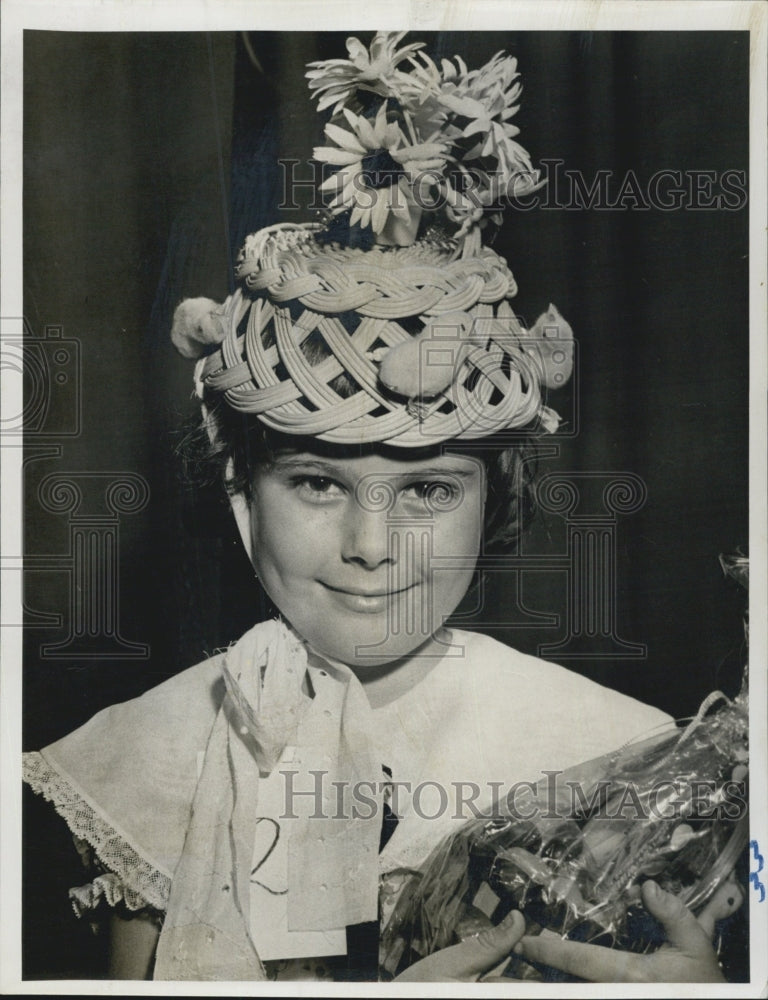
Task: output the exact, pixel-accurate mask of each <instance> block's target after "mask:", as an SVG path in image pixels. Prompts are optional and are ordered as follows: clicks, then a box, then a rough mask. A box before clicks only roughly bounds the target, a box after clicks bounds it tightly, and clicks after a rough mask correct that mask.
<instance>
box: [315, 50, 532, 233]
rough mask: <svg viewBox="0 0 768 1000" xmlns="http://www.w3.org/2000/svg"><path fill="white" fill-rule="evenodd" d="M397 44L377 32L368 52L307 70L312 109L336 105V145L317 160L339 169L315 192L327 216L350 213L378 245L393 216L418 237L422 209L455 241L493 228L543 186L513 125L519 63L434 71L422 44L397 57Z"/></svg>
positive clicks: (445, 65) (460, 64)
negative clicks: (314, 98) (326, 205)
mask: <svg viewBox="0 0 768 1000" xmlns="http://www.w3.org/2000/svg"><path fill="white" fill-rule="evenodd" d="M403 36H404V32H397V33H395V32H380V33H379V34H377V35H376V37H375V38H374V40H373V42H372V43H371V46H370V50H368V49H366V48H365V46H364V45H362V43H361V42H359V41H358V40H357V39H355V38H350V39H348V40H347V50H348V52H349V55H350V59H348V60H344V59H335V60H328V61H326V62H316V63H311V64H310V65H311V67H312V68H311V70H310V72H309V73H308V74H307V76H308V77H309V78H310V84H309V86H310V89H312V90H314V91H315V92H316V93H317V95H319V96H320V101H319V107H320V108H327V107H330V106H331V105H332V104H333V105H334V108H333V116H334V117H333V120H332V121H331V123H330V124H329V125H328V126H327V127H326V135H327V136H328V138H329V139H330V140H331V141H332V142H333V143H335V146H322V147H320V148H319V149H317V150H316V151H315V157H316V159H318V160H321V161H324V162H325V163H328V164H331V165H334V166H337V167H339V170H338V172H337V173H336V174H334V176H333V177H330V178H328V179H327V180H326V181H324V183H323V184H322V185H321V190H322V191H324V192H330V193H331V194H332V201H331V206H330V207H331V211H332V212H333V214H339V213H340V212H342V211H344V210H346V209H350V210H351V215H350V224H351V225H360V226H363V227H368V226H370V227H371V229H372V230H373V232H374V233H375V234H377V236H378V234H380V233H381V232H382V230H383V229H384V228H385V226H386V224H387V220H388V219H389V218H390V217H391V216H395V217H397V218H400V219H402V220H408V221H410V223H411V229H412V230H413V231H414V232H415V226H414V225H413V223H414V222H416V223H418V217H419V216H420V215H421V209H422V207H423V206H425V205H429V206H430V207H431V208H436V209H441V210H442V211H443V214H444V217H445V219H447V221H448V223H449V224H452V225H454V226H456V227H457V229H456V231H455V232H454V233H453V235H454V237H455V238H457V239H462V238H463V237H465V236H466V235H467V234H468V232H469V231H470V230H471V229H472V228H473V227H477V228H482V227H484V226H486V225H487V224H488V222H492V223H494V224H496V225H500V224H501V211H502V209H503V208H504V207H505V205H507V204H509V202H511V201H513V200H514V199H515V198H519V197H521V196H522V195H524V194H528V193H529V192H531V191H534V190H536V189H537V188H538V187H541V185H542V184H543V183H544V181H542V180H541V177H540V173H539V171H538V170H534V168H533V165H532V163H531V159H530V156H529V155H528V153H527V152H526V150H525V149H524V148H523V147H522V146H521V145H520V143H519V142H517V139H516V136H517V135H518V134H519V131H520V130H519V129H518V127H517V126H516V125H514V124H512V122H511V119H512V118H513V117H514V116H515V114H516V113H517V111H518V109H519V98H520V94H521V92H522V86H521V84H520V79H519V77H520V74H519V72H518V69H517V60H516V59H514V58H513V57H511V56H509V55H507V54H506V53H504V52H498V53H497V54H496V55H495V56H493V58H492V59H490V60H489V62H487V63H486V64H485V65H484V66H482V67H480V68H479V69H474V70H470V69H468V68H467V66H466V63H465V62H464V61H463V60H462V59H461V58H460V57H459V56H456V57H455V58H454V59H453V60H450V59H443V60H442V61H441V64H440V66H438V65H437V64H436V63H435V62H434V61H433V60H432V59H431V58H430V57H429V56H428V55H427V54H426V53H424V52H421V51H419V50H420V49H421V44H420V43H415V44H413V45H406V46H404V47H403V48H401V49H398V48H397V46H398V44H399V43H400V41H401V40H402V38H403ZM406 60H407V62H408V64H409V65H408V68H407V70H405V69H401V68H398V67H400V66H401V64H402V63H403V62H404V61H406ZM361 112H362V114H361ZM342 116H343V118H342ZM344 119H346V125H347V126H351V131H349V129H348V128H345V127H343V126H344V124H345V123H344ZM419 174H421V176H418V175H419ZM417 185H418V191H419V193H420V194H421V195H422V199H421V200H420V199H418V198H414V191H415V190H416V189H417ZM414 238H415V237H414Z"/></svg>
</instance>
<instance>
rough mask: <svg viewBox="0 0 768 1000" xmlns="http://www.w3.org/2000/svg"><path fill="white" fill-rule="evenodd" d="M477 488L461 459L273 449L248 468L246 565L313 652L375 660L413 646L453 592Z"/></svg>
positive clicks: (477, 526) (478, 471)
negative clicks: (268, 459) (266, 460)
mask: <svg viewBox="0 0 768 1000" xmlns="http://www.w3.org/2000/svg"><path fill="white" fill-rule="evenodd" d="M485 492H486V491H485V469H484V466H483V463H482V461H481V460H480V459H479V458H475V457H473V456H471V455H466V454H453V453H450V452H448V453H442V454H441V453H439V452H435V453H432V454H430V455H428V456H427V457H421V458H413V457H409V456H404V457H403V458H400V457H399V456H398V457H396V458H390V457H384V456H382V455H380V454H375V453H374V454H367V455H361V456H360V455H359V456H353V457H341V458H335V457H332V458H328V457H327V456H325V455H319V454H313V453H310V452H302V453H287V454H283V455H280V456H279V457H277V458H276V459H275V460H274V461H273V462H272V463H271V464H268V465H262V466H260V467H258V468H257V470H256V472H255V474H254V478H253V488H252V491H251V505H250V515H251V540H252V551H253V562H254V566H255V568H256V571H257V573H258V575H259V577H260V579H261V581H262V584H263V586H264V588H265V590H266V591H267V593H268V594H269V596H270V597H271V599H272V600H273V602H274V603H275V605H276V606H277V607H278V608H279V609H280V611H281V612H282V614H283V615H284V616H285V617H286V618H287V619H288V621H290V623H291V624H292V626H293V627H294V628H295V629H296V631H297V632H298V633H299V634H300V635H301V636H302V637H303V638H304V639H306V640H307V642H309V644H310V645H311V646H312V647H313V648H314V649H316V650H317V652H319V653H322V654H325V655H326V656H329V657H331V658H333V659H336V660H340V661H341V662H343V663H346V664H348V665H350V666H356V667H363V668H364V667H366V666H368V667H373V666H379V665H381V664H384V663H388V662H390V661H394V660H397V659H400V658H402V657H404V656H407V655H409V654H411V653H413V652H414V651H416V650H417V649H419V647H424V645H425V643H427V641H428V640H429V639H430V638H431V637H432V636H433V635H434V633H435V632H436V631H437V630H438V629H439V628H440V626H441V625H442V624H443V622H444V621H445V619H446V618H447V617H448V616H449V615H450V614H451V613H452V612H453V611H454V610H455V608H456V606H457V605H458V603H459V601H460V600H461V598H462V597H463V595H464V593H465V591H466V589H467V587H468V586H469V583H470V581H471V578H472V573H473V571H474V567H475V562H476V559H477V554H478V550H479V547H480V539H481V536H482V525H483V512H484V506H485Z"/></svg>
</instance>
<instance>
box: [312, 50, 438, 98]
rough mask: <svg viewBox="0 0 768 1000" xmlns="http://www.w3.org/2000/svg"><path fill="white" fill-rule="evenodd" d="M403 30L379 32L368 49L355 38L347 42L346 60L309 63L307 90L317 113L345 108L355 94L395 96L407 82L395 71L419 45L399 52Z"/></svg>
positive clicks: (400, 73)
mask: <svg viewBox="0 0 768 1000" xmlns="http://www.w3.org/2000/svg"><path fill="white" fill-rule="evenodd" d="M406 34H407V32H405V31H380V32H378V33H377V34H376V36H375V38H374V39H373V41H372V42H371V47H370V50H368V49H366V47H365V46H364V45H363V43H362V42H361V41H360V40H359V39H357V38H348V39H347V52H348V53H349V59H327V60H324V61H321V62H311V63H309V67H310V68H309V72H308V73H307V74H306V76H307V79H308V80H309V89H310V90H311V91H314V95H313V96H315V97H317V98H319V100H318V104H317V110H318V111H324V110H325V109H326V108H329V107H330V106H331V105H332V104H335V107H334V109H333V114H334V115H337V114H338V113H339V112H340V111H341V109H342V108H343V107H348V106H349V104H350V103H351V101H352V99H353V97H354V96H355V93H356V91H358V90H362V91H368V92H370V93H373V94H379V95H380V96H381V97H396V96H398V89H399V87H400V85H401V84H402V83H404V82H407V74H405V73H403V72H401V71H400V70H398V69H397V67H398V65H399V64H400V63H401V62H402V61H403V60H404V59H408V58H409V57H411V56H412V55H413V54H414V53H415V52H416V51H417V50H418V49H420V48H421V47H422V46H423V44H424V43H423V42H411V43H410V44H409V45H406V46H404V47H403V48H402V49H399V50H398V48H397V46H398V44H399V43H400V42H401V41H402V39H403V38H404V37H405V35H406Z"/></svg>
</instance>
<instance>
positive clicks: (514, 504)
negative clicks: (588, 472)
mask: <svg viewBox="0 0 768 1000" xmlns="http://www.w3.org/2000/svg"><path fill="white" fill-rule="evenodd" d="M206 409H207V414H208V415H207V418H206V420H204V421H203V423H202V424H200V425H198V426H197V427H196V429H195V431H194V432H192V433H191V434H190V435H189V436H188V437H187V438H186V439H185V444H184V447H183V452H184V458H185V460H186V464H187V471H188V474H189V475H190V478H191V479H192V480H193V481H195V482H197V483H205V484H208V485H210V484H212V483H213V482H218V483H223V484H224V486H225V488H226V490H227V492H229V493H230V494H233V493H242V494H243V495H244V496H245V497H246V498H248V497H249V495H250V490H251V481H252V474H253V470H254V469H255V468H256V467H257V466H259V465H263V464H265V463H269V462H271V461H274V459H275V457H276V456H277V455H278V454H281V453H284V452H286V451H309V452H313V453H314V454H322V455H325V456H328V457H342V458H349V457H355V456H358V455H368V454H381V455H386V456H388V457H390V458H402V457H403V455H404V451H403V449H402V448H396V447H393V446H391V445H389V446H388V445H387V444H386V443H381V444H361V445H338V444H334V443H332V442H326V441H321V440H319V439H317V438H313V437H300V436H298V435H287V434H282V433H279V432H277V431H273V430H271V429H270V428H268V427H267V426H266V425H265V424H263V423H262V422H261V421H260V420H259V419H258V417H257V416H256V415H255V414H246V413H239V412H237V411H236V410H233V409H232V408H231V407H230V406H229V405H228V404H227V403H226V402H225V401H224V400H223V399H222V398H221V397H213V398H207V399H206ZM436 447H441V448H445V449H446V450H456V451H460V452H463V453H465V454H472V455H474V456H476V457H478V458H480V459H482V460H483V462H484V464H485V470H486V480H487V484H488V498H487V501H486V507H485V528H484V548H483V551H484V553H486V554H489V555H493V554H499V555H500V554H502V553H505V552H509V551H511V550H514V549H515V547H516V546H517V543H518V540H519V538H520V535H521V533H522V531H523V530H524V529H525V527H526V526H527V524H528V523H529V521H530V519H531V517H532V516H533V513H534V509H535V503H534V487H533V484H534V479H535V474H536V466H537V449H536V443H535V439H534V437H533V436H532V435H531V434H525V433H520V432H517V433H511V432H502V433H500V434H496V435H492V436H489V437H487V438H481V439H479V440H477V441H449V442H445V443H444V444H443V445H439V446H428V447H425V449H424V452H425V453H434V451H435V448H436ZM407 454H408V456H409V457H417V455H418V451H417V450H416V449H413V448H409V449H408V451H407ZM230 460H231V466H230ZM228 467H229V471H228Z"/></svg>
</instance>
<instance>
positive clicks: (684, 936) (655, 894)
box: [641, 879, 712, 955]
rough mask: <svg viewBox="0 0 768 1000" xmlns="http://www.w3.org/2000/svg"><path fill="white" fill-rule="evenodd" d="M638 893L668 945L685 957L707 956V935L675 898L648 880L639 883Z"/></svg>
mask: <svg viewBox="0 0 768 1000" xmlns="http://www.w3.org/2000/svg"><path fill="white" fill-rule="evenodd" d="M641 891H642V895H643V903H644V905H645V908H646V910H648V912H649V913H650V914H651V915H652V916H654V917H656V919H657V920H658V921H659V923H660V924H662V925H663V927H664V930H665V931H666V934H667V941H668V942H669V944H671V945H675V946H676V947H677V948H679V949H680V950H681V951H682V952H684V953H686V954H688V955H696V954H699V953H700V954H707V955H708V954H709V953H710V952H711V950H712V944H711V940H710V938H711V934H708V933H707V932H706V931H705V930H704V928H703V927H702V925H701V924H700V923H699V921H698V920H697V919H696V917H695V916H694V915H693V913H691V911H690V910H689V909H688V907H687V906H686V905H685V904H684V903H683V902H681V901H680V900H679V899H678V898H677V896H675V895H673V894H672V893H671V892H665V891H664V890H663V889H661V888H659V886H658V885H656V883H655V882H653V881H652V880H650V879H649V880H648V881H647V882H644V883H643V886H642V890H641Z"/></svg>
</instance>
